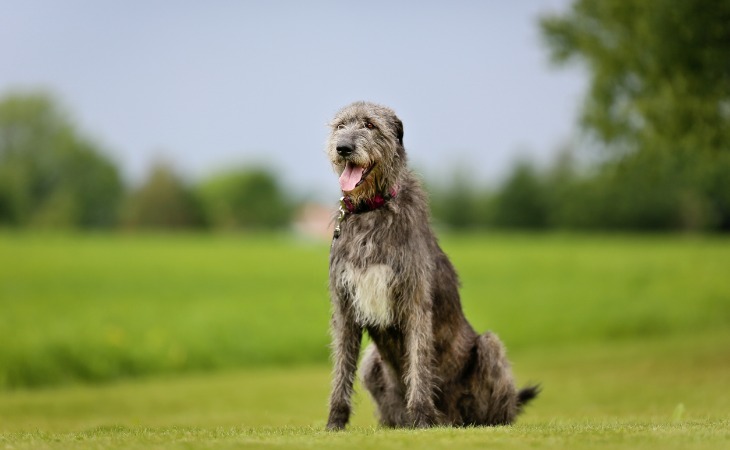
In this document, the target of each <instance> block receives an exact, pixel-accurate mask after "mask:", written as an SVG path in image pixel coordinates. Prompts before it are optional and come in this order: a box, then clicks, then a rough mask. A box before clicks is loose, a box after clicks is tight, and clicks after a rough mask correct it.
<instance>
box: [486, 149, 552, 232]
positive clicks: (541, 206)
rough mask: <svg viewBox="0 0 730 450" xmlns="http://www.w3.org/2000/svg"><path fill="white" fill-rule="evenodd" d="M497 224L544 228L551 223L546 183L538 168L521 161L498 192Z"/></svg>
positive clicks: (496, 205) (496, 206) (501, 225)
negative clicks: (549, 221)
mask: <svg viewBox="0 0 730 450" xmlns="http://www.w3.org/2000/svg"><path fill="white" fill-rule="evenodd" d="M494 224H495V225H497V226H500V227H508V228H531V229H538V228H545V227H546V226H547V224H548V208H547V195H546V192H545V186H544V183H543V182H542V180H541V179H540V176H539V174H538V173H537V171H536V170H535V168H534V167H533V166H532V165H531V164H530V163H528V162H526V161H522V162H519V163H517V164H516V165H515V167H514V169H513V171H512V174H511V175H510V176H509V178H508V179H507V181H506V182H505V183H504V184H503V185H502V187H501V188H500V189H499V191H498V192H497V195H496V198H495V204H494Z"/></svg>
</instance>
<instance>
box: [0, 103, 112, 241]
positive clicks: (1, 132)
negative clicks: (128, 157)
mask: <svg viewBox="0 0 730 450" xmlns="http://www.w3.org/2000/svg"><path fill="white" fill-rule="evenodd" d="M122 191H123V186H122V182H121V179H120V176H119V173H118V171H117V169H116V167H115V166H114V164H113V163H112V162H111V161H110V160H109V159H108V158H107V157H106V156H104V154H103V152H102V151H101V150H100V149H99V147H98V146H97V145H95V144H94V143H93V142H91V141H90V140H89V139H88V138H85V137H83V136H81V135H79V133H78V132H77V131H76V130H75V128H74V126H73V124H72V123H71V122H70V121H69V119H68V118H67V115H66V114H64V113H63V112H62V110H61V109H60V108H59V107H58V106H57V104H56V102H55V100H54V99H53V98H52V97H51V96H49V95H46V94H42V93H16V94H10V95H7V96H5V97H4V98H3V99H2V100H0V224H5V225H16V226H25V225H38V226H66V227H102V226H111V225H113V224H114V223H115V221H116V218H117V211H118V205H119V201H120V199H121V195H122Z"/></svg>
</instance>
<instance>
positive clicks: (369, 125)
mask: <svg viewBox="0 0 730 450" xmlns="http://www.w3.org/2000/svg"><path fill="white" fill-rule="evenodd" d="M365 126H366V127H367V128H368V129H370V130H372V129H373V128H375V125H373V123H372V122H365Z"/></svg>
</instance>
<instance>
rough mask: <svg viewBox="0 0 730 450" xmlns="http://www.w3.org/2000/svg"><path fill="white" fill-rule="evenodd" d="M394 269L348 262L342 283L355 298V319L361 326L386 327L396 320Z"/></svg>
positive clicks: (353, 300)
mask: <svg viewBox="0 0 730 450" xmlns="http://www.w3.org/2000/svg"><path fill="white" fill-rule="evenodd" d="M392 282H393V269H391V268H390V266H388V265H385V264H373V265H370V266H368V267H365V268H364V269H358V268H355V267H354V266H353V265H352V264H346V265H345V267H344V270H343V271H342V273H341V278H340V283H341V285H342V287H344V288H345V289H346V290H347V291H348V292H349V293H350V297H351V298H352V302H353V306H354V309H355V319H356V320H357V321H358V323H359V324H360V325H362V326H376V327H386V326H388V325H390V324H391V323H392V322H393V302H392V294H391V287H392Z"/></svg>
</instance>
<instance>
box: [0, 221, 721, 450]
mask: <svg viewBox="0 0 730 450" xmlns="http://www.w3.org/2000/svg"><path fill="white" fill-rule="evenodd" d="M443 246H444V248H445V250H446V251H447V252H448V253H449V255H450V256H451V257H452V259H453V261H454V264H455V265H456V267H457V269H458V270H459V272H460V274H461V277H462V281H463V285H464V287H463V297H464V298H463V301H464V306H465V309H466V311H467V316H468V317H469V319H470V320H471V322H472V323H473V324H474V325H475V327H476V328H478V329H480V330H484V329H487V328H490V329H493V330H495V331H496V332H498V333H499V335H500V336H501V337H502V339H503V340H504V341H505V342H506V344H507V347H508V350H509V353H510V357H511V359H512V361H513V363H514V370H515V373H516V375H517V377H518V379H519V382H520V383H527V382H541V383H542V385H543V387H544V392H543V393H542V394H541V396H540V397H539V399H538V400H537V401H536V402H535V404H534V405H533V406H530V407H529V408H528V410H527V413H526V414H525V415H524V416H523V417H521V419H520V420H519V421H518V423H517V424H516V425H515V426H512V427H499V428H485V429H461V430H454V429H435V430H426V431H412V430H395V431H394V430H382V429H379V428H377V427H375V420H374V419H373V412H372V406H371V404H370V400H369V399H367V398H366V396H364V395H363V394H362V393H360V394H359V396H358V400H357V405H358V406H357V410H356V413H355V416H354V417H353V423H352V427H351V428H350V429H349V430H348V431H347V432H344V433H334V434H333V433H326V432H324V431H323V427H324V423H325V419H326V412H327V411H326V398H327V393H328V386H329V368H328V365H327V343H328V337H327V321H328V316H329V313H328V309H329V305H328V299H327V290H326V271H327V244H326V243H324V244H323V243H312V242H302V241H298V240H296V239H294V238H290V237H285V236H207V235H200V236H198V235H173V236H124V235H122V236H110V235H95V236H62V235H25V234H11V233H3V234H0V311H2V314H1V315H0V343H2V344H1V345H0V448H58V449H61V448H82V449H85V448H109V449H117V448H120V449H121V448H202V447H204V448H242V447H243V448H249V447H267V448H301V447H308V448H343V447H346V448H379V449H380V448H383V449H387V448H412V447H416V448H417V447H419V446H420V447H423V448H485V447H488V448H510V449H511V448H516V449H520V448H566V447H569V448H642V449H643V448H661V449H667V448H669V449H672V448H677V449H679V448H682V449H685V448H692V449H718V448H728V447H730V431H728V430H730V394H728V392H729V391H728V389H727V386H728V385H730V277H728V276H727V273H728V269H727V268H728V267H730V240H728V239H726V238H717V237H684V236H644V237H637V236H608V237H607V236H567V235H478V236H447V237H445V238H444V239H443ZM218 369H226V370H218ZM89 382H91V383H89Z"/></svg>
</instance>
